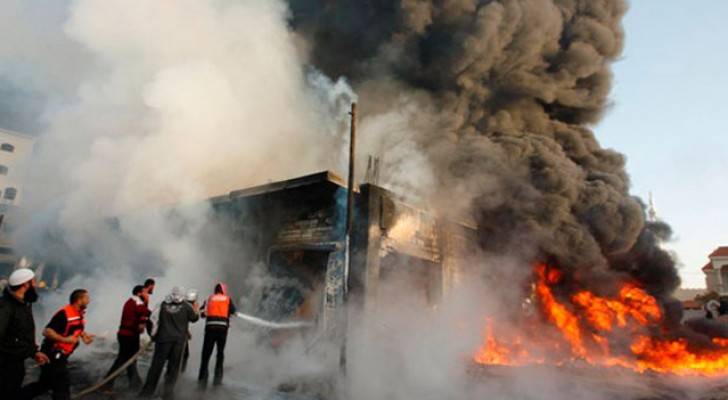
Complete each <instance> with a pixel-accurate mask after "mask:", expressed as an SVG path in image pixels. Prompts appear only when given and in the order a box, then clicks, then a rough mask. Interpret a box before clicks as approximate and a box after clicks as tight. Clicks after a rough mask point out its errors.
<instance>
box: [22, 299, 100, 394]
mask: <svg viewBox="0 0 728 400" xmlns="http://www.w3.org/2000/svg"><path fill="white" fill-rule="evenodd" d="M90 302H91V297H90V296H89V294H88V291H87V290H86V289H76V290H74V291H73V292H72V293H71V296H70V298H69V304H68V305H66V306H65V307H63V308H61V309H60V310H58V312H56V314H55V315H54V316H53V318H52V319H51V321H50V322H49V323H48V325H46V328H45V330H44V331H43V336H44V337H45V340H43V345H42V346H41V351H42V352H43V353H45V354H46V355H47V356H48V358H49V359H50V362H49V363H48V364H45V365H43V366H42V367H41V371H40V378H38V381H37V382H34V383H31V384H30V385H27V386H25V387H24V388H23V389H22V391H21V396H20V397H21V398H22V399H32V398H34V397H37V396H40V395H42V394H44V393H46V392H47V391H49V390H50V391H52V392H53V396H52V398H53V400H68V399H70V398H71V393H70V390H71V388H70V386H71V382H70V379H69V374H68V358H69V357H70V356H71V354H73V351H74V350H76V348H77V347H78V345H79V341H83V343H84V344H86V345H89V344H91V343H92V342H93V340H94V335H91V334H88V333H86V331H85V326H86V320H85V319H84V314H85V313H86V308H87V307H88V305H89V303H90Z"/></svg>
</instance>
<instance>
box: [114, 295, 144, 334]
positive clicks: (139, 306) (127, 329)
mask: <svg viewBox="0 0 728 400" xmlns="http://www.w3.org/2000/svg"><path fill="white" fill-rule="evenodd" d="M151 314H152V312H151V311H149V308H148V307H147V305H146V304H144V301H142V299H140V298H139V297H136V296H132V297H130V298H129V300H127V301H126V303H124V311H122V312H121V324H120V325H119V335H121V336H137V335H139V334H141V333H142V332H144V328H145V327H146V326H147V322H149V316H150V315H151Z"/></svg>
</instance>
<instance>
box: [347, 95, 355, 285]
mask: <svg viewBox="0 0 728 400" xmlns="http://www.w3.org/2000/svg"><path fill="white" fill-rule="evenodd" d="M349 115H350V116H351V129H350V133H349V181H348V185H347V190H348V193H347V194H348V196H349V197H348V198H347V199H346V237H347V238H349V237H350V236H351V229H352V227H353V225H354V186H355V185H354V165H355V161H356V103H351V112H350V113H349ZM349 254H351V252H349ZM350 260H351V258H350ZM348 286H349V282H348V276H347V282H346V291H347V292H348V291H349V287H348Z"/></svg>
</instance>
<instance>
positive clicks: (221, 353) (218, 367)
mask: <svg viewBox="0 0 728 400" xmlns="http://www.w3.org/2000/svg"><path fill="white" fill-rule="evenodd" d="M227 334H228V332H227V328H222V327H221V328H207V329H205V340H204V342H203V343H202V361H201V362H200V374H199V377H198V381H199V383H200V384H201V385H203V386H204V385H207V376H208V374H209V364H210V357H212V350H213V349H214V348H215V347H217V356H216V358H215V379H214V380H213V385H220V384H222V371H223V365H224V363H225V343H226V342H227Z"/></svg>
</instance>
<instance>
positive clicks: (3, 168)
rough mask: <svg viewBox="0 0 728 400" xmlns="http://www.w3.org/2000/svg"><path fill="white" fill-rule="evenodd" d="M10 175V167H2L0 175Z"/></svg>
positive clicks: (0, 166)
mask: <svg viewBox="0 0 728 400" xmlns="http://www.w3.org/2000/svg"><path fill="white" fill-rule="evenodd" d="M7 174H8V167H6V166H4V165H0V175H7Z"/></svg>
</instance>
